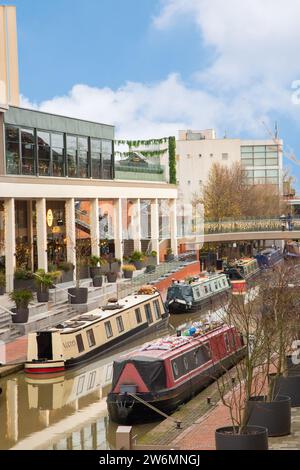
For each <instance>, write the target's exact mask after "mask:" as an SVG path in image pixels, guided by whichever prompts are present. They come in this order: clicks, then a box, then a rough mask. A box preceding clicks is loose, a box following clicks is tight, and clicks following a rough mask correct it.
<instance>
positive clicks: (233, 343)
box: [230, 331, 236, 349]
mask: <svg viewBox="0 0 300 470" xmlns="http://www.w3.org/2000/svg"><path fill="white" fill-rule="evenodd" d="M230 345H231V349H236V343H235V334H234V331H231V335H230Z"/></svg>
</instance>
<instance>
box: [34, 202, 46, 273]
mask: <svg viewBox="0 0 300 470" xmlns="http://www.w3.org/2000/svg"><path fill="white" fill-rule="evenodd" d="M36 234H37V255H38V268H39V269H44V270H45V271H46V272H47V271H48V255H47V221H46V199H44V198H43V199H37V201H36Z"/></svg>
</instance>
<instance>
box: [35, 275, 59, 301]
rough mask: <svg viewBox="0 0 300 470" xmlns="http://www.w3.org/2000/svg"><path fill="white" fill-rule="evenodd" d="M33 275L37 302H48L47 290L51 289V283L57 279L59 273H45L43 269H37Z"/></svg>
mask: <svg viewBox="0 0 300 470" xmlns="http://www.w3.org/2000/svg"><path fill="white" fill-rule="evenodd" d="M34 275H35V283H36V286H37V301H38V302H49V289H51V288H53V283H55V282H56V280H57V279H58V278H59V276H60V271H52V272H49V273H46V272H45V270H44V269H39V270H38V271H36V273H35V274H34Z"/></svg>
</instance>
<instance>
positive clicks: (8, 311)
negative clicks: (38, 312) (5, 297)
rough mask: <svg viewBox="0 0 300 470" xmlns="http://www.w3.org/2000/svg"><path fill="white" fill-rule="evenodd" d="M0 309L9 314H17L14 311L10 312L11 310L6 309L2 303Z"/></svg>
mask: <svg viewBox="0 0 300 470" xmlns="http://www.w3.org/2000/svg"><path fill="white" fill-rule="evenodd" d="M0 309H1V310H3V311H4V312H6V313H9V314H10V315H17V314H16V313H15V312H12V311H11V310H8V308H5V307H3V305H0Z"/></svg>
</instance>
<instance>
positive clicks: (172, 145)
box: [169, 137, 176, 184]
mask: <svg viewBox="0 0 300 470" xmlns="http://www.w3.org/2000/svg"><path fill="white" fill-rule="evenodd" d="M169 174H170V184H176V139H175V137H169Z"/></svg>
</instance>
